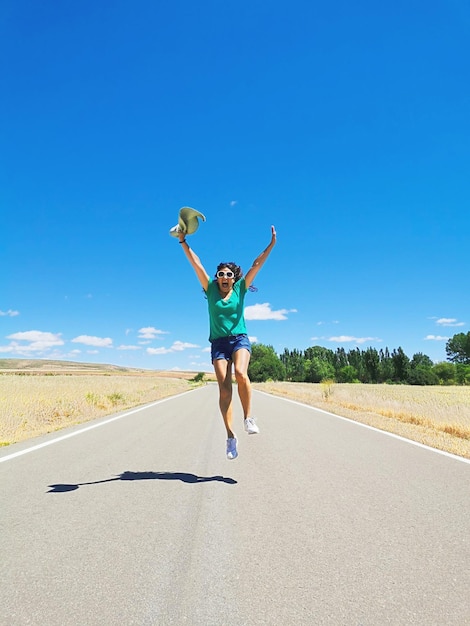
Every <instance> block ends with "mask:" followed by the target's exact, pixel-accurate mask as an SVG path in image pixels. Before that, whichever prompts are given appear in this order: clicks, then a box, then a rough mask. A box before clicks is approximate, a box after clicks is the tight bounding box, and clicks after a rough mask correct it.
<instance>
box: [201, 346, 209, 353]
mask: <svg viewBox="0 0 470 626" xmlns="http://www.w3.org/2000/svg"><path fill="white" fill-rule="evenodd" d="M210 351H211V347H210V346H207V347H206V348H203V349H202V352H210Z"/></svg>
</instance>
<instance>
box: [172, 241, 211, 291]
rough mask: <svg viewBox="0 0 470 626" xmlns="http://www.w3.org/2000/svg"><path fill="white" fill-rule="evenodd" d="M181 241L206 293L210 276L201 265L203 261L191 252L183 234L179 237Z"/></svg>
mask: <svg viewBox="0 0 470 626" xmlns="http://www.w3.org/2000/svg"><path fill="white" fill-rule="evenodd" d="M179 240H180V244H181V247H182V248H183V250H184V253H185V255H186V257H187V259H188V261H189V262H190V263H191V265H192V267H193V269H194V271H195V272H196V276H197V277H198V279H199V282H200V283H201V285H202V288H203V289H204V291H207V288H208V286H209V274H208V273H207V272H206V270H205V269H204V266H203V264H202V263H201V259H200V258H199V257H198V255H197V254H196V253H195V252H194V251H193V250H191V248H190V247H189V244H188V242H187V241H186V238H185V235H184V234H183V233H181V234H180V235H179Z"/></svg>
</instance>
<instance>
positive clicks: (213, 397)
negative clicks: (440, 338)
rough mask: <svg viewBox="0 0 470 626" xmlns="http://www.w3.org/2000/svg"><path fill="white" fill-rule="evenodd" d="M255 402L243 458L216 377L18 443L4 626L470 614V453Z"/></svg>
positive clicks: (6, 547) (1, 470) (417, 618)
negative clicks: (223, 414) (231, 448)
mask: <svg viewBox="0 0 470 626" xmlns="http://www.w3.org/2000/svg"><path fill="white" fill-rule="evenodd" d="M253 404H254V407H253V408H254V411H253V414H254V415H255V416H256V417H257V418H258V424H259V426H260V428H261V434H260V435H251V436H248V435H246V434H245V433H243V430H242V425H241V421H242V420H241V412H240V406H239V402H238V398H236V402H235V419H236V420H237V424H238V425H239V426H238V431H237V432H238V436H239V440H240V450H239V451H240V455H239V457H238V459H236V460H234V461H227V460H226V458H225V433H224V429H223V425H222V420H221V418H220V416H219V414H218V406H217V390H216V387H215V386H214V385H208V386H206V387H202V388H200V389H198V390H195V391H192V392H189V393H186V394H183V395H181V396H178V397H175V398H171V399H168V400H165V401H162V402H159V403H154V404H153V405H151V406H148V407H145V408H141V409H139V410H137V411H133V412H128V413H125V414H123V415H119V416H117V417H118V419H114V420H112V421H110V420H109V418H105V419H102V420H99V421H96V422H93V424H92V426H93V428H89V426H90V424H88V425H86V426H82V427H76V428H74V429H68V430H67V431H61V432H60V433H55V434H52V435H48V436H46V437H41V438H39V439H34V440H31V441H29V442H25V443H22V444H17V445H15V446H10V447H9V448H4V449H2V450H0V525H1V528H0V550H1V551H0V554H1V562H0V581H1V586H0V624H1V625H2V626H19V625H24V624H32V625H35V626H36V625H37V626H69V625H70V626H95V625H104V626H114V625H119V626H127V625H134V624H135V625H139V626H144V625H145V626H147V625H152V626H153V625H158V626H160V625H161V626H166V625H170V624H171V625H173V624H175V625H194V626H196V625H197V626H235V625H237V626H245V625H246V626H252V625H279V626H281V625H282V626H286V625H295V626H298V625H303V624H306V625H307V624H308V625H322V624H331V625H334V626H337V625H343V624H344V625H347V626H349V625H355V626H359V625H361V626H366V625H367V626H369V625H373V626H382V625H386V624H422V625H425V626H430V625H434V624H435V625H439V626H451V625H458V626H462V625H463V624H470V464H468V463H466V462H464V461H460V460H458V459H456V458H453V457H450V456H446V455H443V454H439V453H437V452H435V451H431V450H429V449H426V448H423V447H419V446H416V445H412V444H411V443H408V442H405V441H402V440H400V439H397V438H394V437H390V436H388V435H385V434H383V433H380V432H377V431H374V430H373V429H369V428H365V427H362V426H360V425H357V424H355V423H353V422H349V421H347V420H343V419H340V418H335V417H333V416H330V415H327V414H325V413H323V412H320V411H316V410H314V409H311V408H309V407H304V406H301V405H298V404H295V403H290V402H287V401H285V400H282V399H280V398H275V397H270V396H267V395H264V394H261V393H257V392H255V393H254V398H253ZM95 426H97V427H95ZM84 428H87V429H86V430H84ZM64 435H67V437H66V438H64ZM68 435H73V436H68ZM51 442H54V443H53V444H52V445H49V444H50V443H51ZM40 444H41V445H42V444H45V445H43V446H42V447H37V448H36V449H33V450H31V451H29V452H27V453H25V454H18V455H17V456H12V455H15V454H17V453H21V452H23V451H26V450H28V449H29V448H31V447H32V446H38V445H40Z"/></svg>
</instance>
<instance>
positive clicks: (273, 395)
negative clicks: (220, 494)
mask: <svg viewBox="0 0 470 626" xmlns="http://www.w3.org/2000/svg"><path fill="white" fill-rule="evenodd" d="M256 392H257V393H262V394H264V395H265V396H269V397H271V398H272V397H274V398H278V399H279V400H285V402H291V403H292V404H297V405H298V406H303V407H307V408H308V409H312V411H319V412H320V413H325V415H330V416H331V417H336V418H337V419H339V420H343V421H345V422H349V423H350V424H356V425H357V426H362V427H363V428H368V429H369V430H374V431H375V432H377V433H381V434H382V435H387V436H388V437H393V438H394V439H399V440H400V441H404V442H406V443H410V444H411V445H412V446H418V448H424V449H425V450H430V451H431V452H436V453H437V454H442V455H443V456H447V457H449V458H451V459H455V460H456V461H461V462H462V463H467V464H469V465H470V459H466V458H465V457H463V456H458V455H457V454H451V453H450V452H445V451H444V450H439V449H438V448H432V447H431V446H427V445H425V444H424V443H419V442H418V441H413V439H407V438H406V437H402V436H401V435H395V434H394V433H389V432H388V431H387V430H381V429H380V428H375V426H369V424H363V423H362V422H356V421H355V420H353V419H351V418H349V417H343V416H342V415H335V413H330V412H329V411H325V410H324V409H318V408H317V407H315V406H312V405H310V404H303V402H298V401H297V400H291V399H290V398H283V397H282V396H276V395H275V394H271V393H267V392H266V391H260V390H259V389H257V390H256Z"/></svg>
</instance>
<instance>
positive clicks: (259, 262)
mask: <svg viewBox="0 0 470 626" xmlns="http://www.w3.org/2000/svg"><path fill="white" fill-rule="evenodd" d="M275 244H276V229H275V228H274V226H271V241H270V243H269V245H268V247H267V248H265V249H264V250H263V252H262V253H261V254H260V255H259V256H257V257H256V259H255V260H254V261H253V265H252V266H251V267H250V269H249V270H248V272H247V273H246V276H245V282H246V288H247V289H248V287H249V286H250V285H251V284H252V283H253V281H254V279H255V276H256V274H257V273H258V272H259V271H260V269H261V268H262V267H263V264H264V262H265V261H266V259H267V258H268V256H269V254H270V253H271V250H272V249H273V248H274V246H275ZM183 245H184V244H183Z"/></svg>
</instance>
